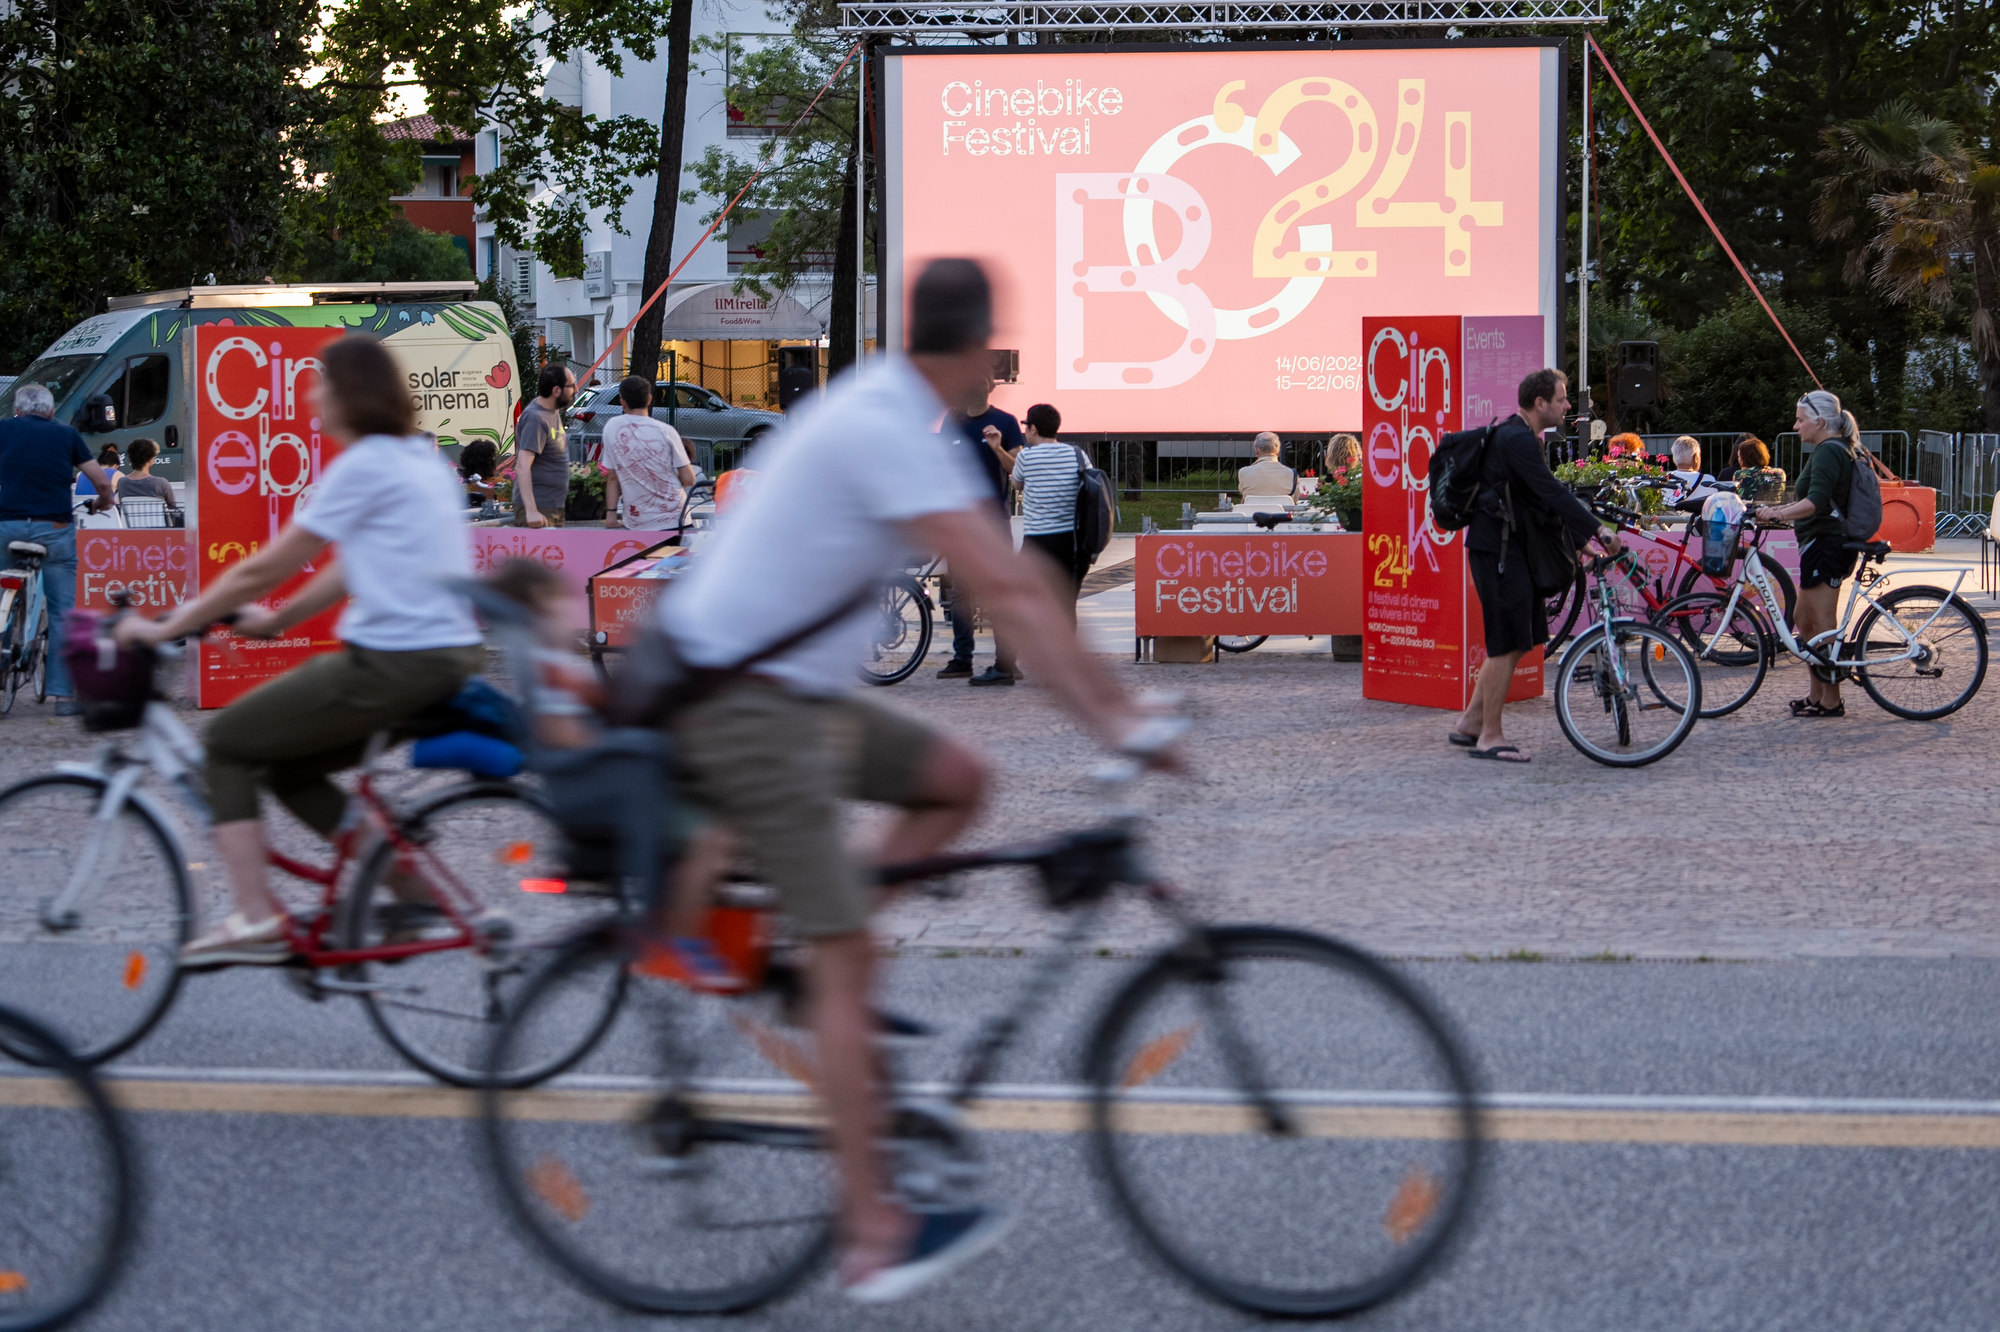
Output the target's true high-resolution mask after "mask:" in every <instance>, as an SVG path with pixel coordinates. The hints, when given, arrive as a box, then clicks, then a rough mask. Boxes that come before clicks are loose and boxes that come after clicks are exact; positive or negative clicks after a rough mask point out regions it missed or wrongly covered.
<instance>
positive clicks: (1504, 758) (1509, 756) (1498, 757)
mask: <svg viewBox="0 0 2000 1332" xmlns="http://www.w3.org/2000/svg"><path fill="white" fill-rule="evenodd" d="M1465 752H1466V753H1468V754H1470V755H1472V757H1474V758H1476V759H1492V760H1493V761H1494V762H1495V763H1527V762H1529V761H1530V760H1529V758H1528V756H1527V755H1526V754H1523V753H1522V752H1521V751H1520V750H1519V749H1518V748H1516V747H1515V746H1513V745H1495V746H1493V748H1491V749H1481V748H1479V747H1478V746H1477V745H1474V746H1473V747H1472V748H1471V749H1468V750H1466V751H1465Z"/></svg>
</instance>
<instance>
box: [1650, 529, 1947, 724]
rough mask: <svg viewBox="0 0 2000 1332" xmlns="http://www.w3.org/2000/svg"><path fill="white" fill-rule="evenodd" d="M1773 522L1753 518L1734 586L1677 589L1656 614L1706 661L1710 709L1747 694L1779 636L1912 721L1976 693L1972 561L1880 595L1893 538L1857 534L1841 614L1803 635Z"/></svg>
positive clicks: (1711, 712)
mask: <svg viewBox="0 0 2000 1332" xmlns="http://www.w3.org/2000/svg"><path fill="white" fill-rule="evenodd" d="M1765 530H1766V529H1762V528H1757V527H1754V526H1752V525H1750V524H1747V523H1746V524H1745V525H1744V529H1743V535H1742V537H1741V539H1740V540H1741V545H1740V550H1741V555H1742V558H1741V559H1739V560H1738V561H1737V562H1736V568H1735V572H1734V573H1733V575H1732V576H1731V578H1730V581H1729V585H1728V590H1727V591H1726V592H1715V591H1700V592H1692V593H1689V594H1688V595H1686V596H1681V597H1676V598H1675V599H1674V600H1672V601H1670V602H1668V603H1667V605H1666V606H1665V607H1663V608H1662V609H1661V610H1660V611H1659V612H1657V613H1656V614H1655V615H1654V616H1653V622H1654V623H1655V624H1657V625H1660V626H1661V627H1663V628H1666V629H1669V630H1670V631H1671V632H1672V633H1673V634H1674V635H1675V636H1676V637H1677V638H1679V639H1680V641H1681V642H1682V643H1684V644H1685V645H1686V646H1687V648H1688V650H1689V651H1690V652H1692V653H1693V654H1694V656H1695V659H1696V660H1697V661H1698V662H1699V663H1700V665H1701V679H1702V690H1701V697H1702V709H1701V715H1702V716H1703V717H1721V716H1724V715H1726V714H1728V713H1731V712H1734V711H1736V710H1737V709H1738V708H1740V707H1742V706H1743V705H1744V704H1745V703H1748V702H1749V701H1750V699H1751V698H1752V697H1753V696H1754V695H1755V694H1756V692H1757V689H1758V687H1759V686H1760V685H1762V684H1763V683H1764V677H1765V675H1766V674H1768V673H1769V671H1770V668H1771V663H1772V662H1773V661H1775V660H1776V659H1777V655H1778V648H1779V647H1780V646H1782V647H1783V648H1784V650H1785V651H1787V652H1789V653H1791V654H1792V655H1793V656H1794V657H1797V658H1798V659H1799V660H1800V661H1803V662H1805V663H1806V665H1808V666H1809V667H1811V668H1812V670H1813V673H1814V675H1815V676H1816V677H1817V678H1818V679H1820V680H1822V681H1828V680H1842V681H1844V680H1847V679H1850V678H1852V679H1853V680H1855V681H1857V682H1858V683H1859V684H1860V685H1861V687H1862V688H1863V689H1865V690H1867V691H1868V697H1870V698H1872V699H1874V700H1875V701H1876V703H1878V704H1880V705H1881V706H1882V708H1883V709H1884V710H1885V711H1887V712H1890V713H1892V714H1894V715H1895V716H1898V717H1903V718H1907V719H1908V720H1910V721H1935V720H1937V719H1938V718H1939V717H1947V716H1950V715H1951V714H1952V713H1954V712H1956V711H1958V710H1959V709H1960V708H1962V707H1964V706H1965V705H1966V704H1967V703H1969V702H1971V701H1972V697H1973V695H1975V694H1977V693H1978V692H1979V686H1980V685H1981V684H1983V683H1984V682H1985V680H1986V621H1985V620H1984V619H1983V618H1982V617H1981V616H1980V614H1979V612H1978V611H1976V610H1974V609H1973V608H1972V607H1971V605H1969V604H1968V603H1967V602H1966V601H1965V599H1964V598H1963V597H1961V596H1959V595H1958V589H1959V587H1960V585H1961V584H1963V583H1964V581H1965V574H1966V571H1964V570H1960V571H1959V572H1958V577H1957V578H1956V579H1955V580H1954V581H1953V582H1952V585H1951V587H1950V588H1942V587H1932V586H1926V585H1909V586H1904V587H1897V588H1892V589H1890V590H1888V591H1885V592H1882V593H1881V594H1880V595H1879V596H1878V595H1877V594H1876V592H1875V590H1874V589H1875V587H1876V585H1878V584H1879V583H1880V582H1881V581H1882V578H1883V574H1882V573H1881V572H1880V571H1878V570H1876V569H1875V568H1874V566H1875V565H1877V564H1879V563H1880V562H1881V561H1882V560H1883V559H1884V558H1886V557H1887V556H1888V554H1889V543H1888V542H1886V541H1850V542H1848V543H1847V549H1849V550H1851V551H1854V552H1856V553H1857V554H1859V555H1860V557H1861V559H1860V563H1859V565H1858V566H1857V567H1856V569H1855V571H1854V577H1853V578H1852V579H1851V580H1850V582H1849V586H1848V592H1847V596H1846V599H1845V601H1844V602H1843V604H1842V606H1841V614H1840V620H1839V622H1838V623H1837V624H1835V625H1834V627H1833V628H1831V629H1829V630H1827V631H1826V632H1825V633H1822V634H1816V635H1814V636H1813V637H1812V638H1811V639H1810V640H1806V641H1803V642H1802V641H1800V639H1799V636H1798V634H1797V633H1796V632H1795V631H1794V630H1793V628H1792V626H1791V624H1790V623H1789V622H1788V620H1787V618H1786V616H1785V615H1784V614H1783V613H1782V610H1781V609H1779V608H1782V607H1783V606H1784V604H1785V603H1784V599H1783V596H1782V593H1781V592H1780V591H1779V589H1778V586H1777V581H1776V578H1775V576H1774V575H1775V573H1776V570H1777V566H1776V565H1775V564H1773V563H1772V561H1771V559H1770V557H1769V556H1767V555H1765V554H1764V553H1763V552H1762V550H1761V547H1762V545H1763V541H1764V536H1763V533H1764V531H1765Z"/></svg>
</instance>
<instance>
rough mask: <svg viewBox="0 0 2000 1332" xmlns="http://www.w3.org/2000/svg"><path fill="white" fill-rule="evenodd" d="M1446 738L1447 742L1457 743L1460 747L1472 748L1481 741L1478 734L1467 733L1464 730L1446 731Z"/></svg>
mask: <svg viewBox="0 0 2000 1332" xmlns="http://www.w3.org/2000/svg"><path fill="white" fill-rule="evenodd" d="M1444 738H1445V743H1447V744H1453V745H1457V746H1458V747H1459V748H1460V749H1471V748H1472V747H1473V746H1474V745H1476V744H1478V743H1479V737H1478V736H1476V735H1467V734H1466V733H1465V732H1464V731H1446V732H1445V733H1444Z"/></svg>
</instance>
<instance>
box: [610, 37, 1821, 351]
mask: <svg viewBox="0 0 2000 1332" xmlns="http://www.w3.org/2000/svg"><path fill="white" fill-rule="evenodd" d="M1583 39H1584V40H1585V41H1587V42H1589V43H1590V49H1591V50H1593V51H1595V52H1597V61H1598V63H1599V64H1601V65H1603V66H1604V72H1605V73H1606V74H1609V75H1610V76H1611V81H1612V82H1613V83H1615V84H1617V85H1618V91H1619V92H1620V93H1621V94H1623V95H1624V98H1625V105H1627V106H1629V107H1631V108H1632V114H1633V115H1635V116H1637V117H1638V118H1639V126H1640V128H1641V129H1643V130H1645V131H1646V137H1647V138H1649V139H1651V140H1652V141H1653V147H1655V148H1657V149H1659V150H1660V156H1661V157H1662V158H1664V159H1665V160H1666V164H1667V170H1669V171H1671V172H1673V173H1674V179H1675V180H1677V181H1679V182H1680V183H1681V189H1683V190H1685V191H1686V192H1687V197H1688V199H1689V201H1690V202H1692V203H1693V204H1694V210H1695V211H1696V212H1697V213H1700V214H1701V220H1702V221H1704V222H1706V223H1708V229H1709V231H1710V232H1712V233H1714V236H1715V243H1716V244H1718V245H1720V246H1721V247H1722V252H1723V253H1724V254H1726V255H1728V256H1729V262H1730V263H1732V264H1735V265H1736V271H1737V272H1738V273H1739V274H1741V275H1742V278H1743V281H1744V282H1745V283H1746V284H1747V285H1748V286H1749V288H1750V293H1751V295H1753V296H1755V297H1756V298H1757V304H1759V305H1761V306H1763V307H1764V313H1765V314H1767V315H1769V316H1770V317H1771V323H1772V324H1774V325H1776V327H1777V330H1778V336H1780V337H1782V338H1783V339H1784V340H1785V345H1786V346H1787V347H1790V348H1791V349H1792V355H1794V356H1796V357H1798V358H1799V364H1800V365H1803V366H1805V369H1806V377H1807V378H1808V379H1810V380H1812V382H1813V387H1814V388H1818V389H1823V388H1825V387H1826V385H1824V384H1822V383H1820V382H1819V376H1818V375H1816V374H1814V373H1813V368H1812V366H1811V365H1810V364H1809V363H1808V362H1807V361H1806V358H1805V354H1804V353H1803V352H1801V351H1800V350H1799V344H1798V343H1796V342H1793V341H1792V335H1791V334H1790V333H1787V332H1786V331H1785V325H1784V322H1783V321H1782V320H1780V319H1779V318H1778V313H1777V311H1775V310H1773V309H1772V308H1771V303H1770V302H1769V301H1767V300H1765V299H1764V293H1763V291H1762V290H1761V289H1760V288H1759V287H1758V286H1757V283H1756V280H1755V279H1753V278H1752V277H1751V276H1750V270H1749V269H1747V268H1745V267H1744V266H1743V261H1742V260H1741V259H1738V258H1737V257H1736V251H1734V250H1732V249H1730V248H1729V242H1728V241H1726V240H1724V239H1723V237H1722V228H1720V227H1718V226H1716V225H1715V219H1714V218H1712V217H1710V216H1709V215H1708V209H1706V208H1704V207H1703V206H1702V202H1701V200H1700V198H1698V197H1697V196H1696V195H1695V192H1694V186H1692V185H1690V184H1688V181H1687V177H1686V176H1683V175H1682V174H1681V169H1680V165H1679V163H1677V162H1675V161H1674V155H1673V154H1672V153H1670V152H1668V151H1667V145H1665V144H1664V143H1661V142H1660V136H1659V135H1658V134H1655V133H1654V132H1653V124H1652V122H1651V121H1649V120H1647V119H1646V113H1645V112H1644V111H1641V110H1640V109H1639V104H1638V103H1637V102H1635V101H1633V100H1632V94H1631V93H1630V92H1628V91H1627V90H1626V88H1625V80H1623V79H1621V78H1619V77H1618V71H1617V70H1615V69H1613V68H1611V58H1610V57H1609V56H1607V55H1605V54H1604V48H1603V47H1601V46H1599V45H1598V44H1597V39H1596V38H1595V37H1592V36H1591V35H1590V34H1589V33H1585V34H1584V37H1583ZM1584 206H1585V207H1589V202H1588V201H1587V200H1586V201H1585V204H1584ZM593 368H594V367H593Z"/></svg>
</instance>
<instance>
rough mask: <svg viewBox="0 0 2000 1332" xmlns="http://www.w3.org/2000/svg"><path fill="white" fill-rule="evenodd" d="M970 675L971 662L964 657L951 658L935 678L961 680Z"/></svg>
mask: <svg viewBox="0 0 2000 1332" xmlns="http://www.w3.org/2000/svg"><path fill="white" fill-rule="evenodd" d="M971 674H972V662H971V661H969V660H967V659H966V658H964V657H953V658H952V659H951V660H950V661H948V662H946V663H945V664H944V669H943V670H941V671H939V672H938V673H937V678H938V679H940V680H963V679H965V678H966V677H967V676H969V675H971Z"/></svg>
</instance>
